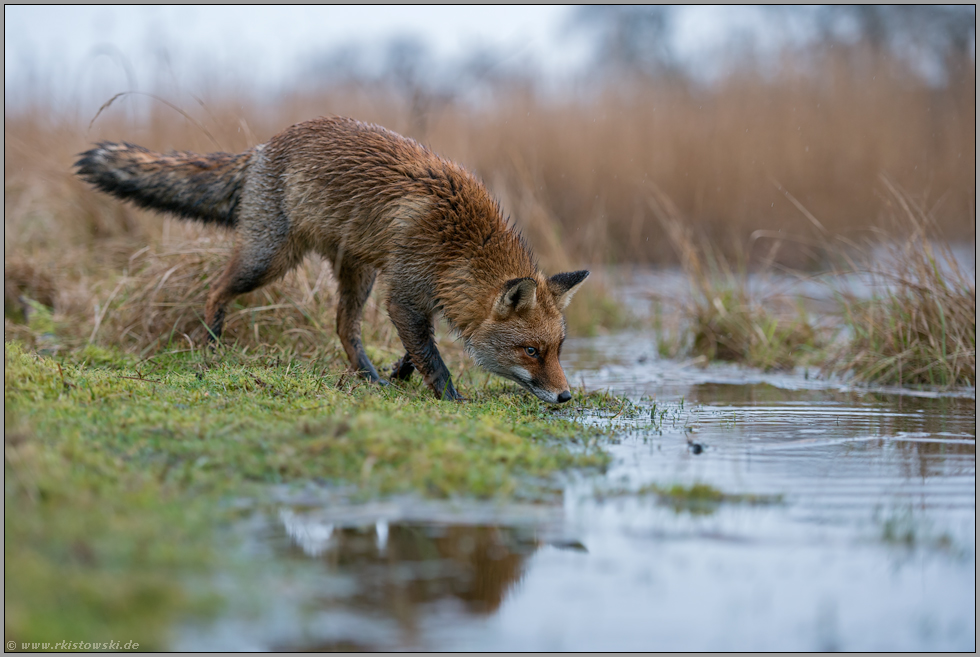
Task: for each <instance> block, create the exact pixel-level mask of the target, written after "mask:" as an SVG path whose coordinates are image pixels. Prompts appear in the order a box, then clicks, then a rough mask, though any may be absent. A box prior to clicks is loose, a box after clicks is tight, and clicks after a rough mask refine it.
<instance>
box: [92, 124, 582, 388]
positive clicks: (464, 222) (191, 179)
mask: <svg viewBox="0 0 980 657" xmlns="http://www.w3.org/2000/svg"><path fill="white" fill-rule="evenodd" d="M76 167H77V169H78V173H79V175H80V176H82V177H83V178H84V179H86V180H87V181H89V182H90V183H92V184H93V185H95V186H96V187H97V188H99V189H101V190H102V191H105V192H108V193H110V194H113V195H115V196H117V197H119V198H123V199H127V200H131V201H133V202H134V203H136V204H138V205H140V206H142V207H148V208H153V209H157V210H162V211H166V212H172V213H174V214H177V215H178V216H181V217H185V218H191V219H197V220H200V221H204V222H206V223H216V224H219V225H223V226H226V227H229V228H234V229H235V233H236V241H235V248H234V251H233V255H232V257H231V261H230V262H229V264H228V267H227V268H226V269H225V271H224V273H223V274H222V275H221V277H220V278H219V279H218V281H217V283H216V284H215V286H214V288H213V289H212V290H211V292H210V294H209V295H208V300H207V306H206V309H205V316H206V321H207V323H208V326H209V328H210V331H211V332H212V334H213V336H214V337H218V336H220V334H221V328H222V324H223V321H224V313H225V308H226V306H227V304H228V302H230V301H231V300H232V299H234V298H235V297H236V296H238V295H239V294H243V293H245V292H249V291H251V290H254V289H256V288H258V287H260V286H262V285H266V284H268V283H271V282H273V281H275V280H277V279H279V278H280V277H282V276H283V275H284V274H286V273H287V272H288V271H289V270H291V269H292V268H293V267H295V266H296V265H297V264H298V263H299V262H300V260H301V259H302V258H303V257H304V256H305V255H306V254H307V253H308V252H309V251H316V252H318V253H320V254H321V255H323V256H324V257H326V258H327V259H328V260H329V261H330V262H331V263H333V268H334V273H335V275H336V279H337V283H338V288H339V292H340V295H339V298H340V300H339V302H338V308H337V332H338V334H339V336H340V339H341V342H342V344H343V346H344V349H345V351H346V352H347V356H348V358H349V359H350V362H351V366H352V368H353V369H354V370H356V371H358V372H360V373H362V374H363V375H364V376H367V377H368V378H370V379H371V380H373V381H378V380H379V377H378V373H377V371H376V370H375V368H374V366H373V365H372V364H371V362H370V361H369V360H368V358H367V355H366V354H365V353H364V348H363V345H362V344H361V314H362V311H363V307H364V303H365V301H366V300H367V298H368V296H369V295H370V292H371V289H372V286H373V284H374V281H375V279H376V277H377V275H378V274H384V275H385V276H386V279H387V281H388V284H389V295H388V299H387V306H388V314H389V317H390V318H391V321H392V322H393V323H394V325H395V327H396V328H397V330H398V335H399V337H400V338H401V340H402V342H403V344H404V346H405V349H406V356H405V357H404V358H403V359H401V360H400V361H399V362H398V363H397V364H396V367H395V370H394V378H396V379H406V378H408V377H409V376H411V373H412V371H413V370H415V369H417V370H418V371H419V372H420V373H421V374H422V376H423V378H424V379H425V382H426V384H427V385H428V386H429V387H430V388H431V389H432V390H433V392H434V393H435V394H436V395H437V396H438V397H441V398H443V399H460V396H459V393H458V392H457V391H456V389H455V387H454V386H453V383H452V379H451V377H450V374H449V371H448V369H447V368H446V366H445V364H444V363H443V361H442V358H441V356H440V355H439V351H438V349H437V348H436V345H435V342H434V340H433V333H432V330H433V329H432V327H433V317H434V314H435V313H436V312H440V311H441V312H442V313H443V314H444V315H445V317H446V318H447V320H448V321H449V323H450V325H451V326H452V328H453V329H455V330H456V331H457V332H458V333H459V335H460V336H461V337H462V339H463V340H464V342H465V344H466V345H467V348H468V349H469V351H470V352H471V353H472V354H473V356H474V357H475V358H476V360H477V362H479V364H480V365H481V366H483V367H484V368H486V369H488V370H489V371H491V372H495V373H497V374H501V375H502V376H506V377H507V378H510V379H512V380H515V381H518V382H519V383H521V385H523V386H524V387H526V388H528V389H529V390H531V391H532V392H534V393H535V394H537V395H538V396H539V397H541V398H542V399H545V400H547V401H552V402H554V401H558V400H562V401H564V398H565V397H567V390H568V384H567V381H566V380H565V376H564V373H563V371H562V369H561V366H560V365H559V363H558V355H559V354H560V351H561V343H562V341H563V340H564V335H565V328H564V320H563V318H562V315H561V310H562V309H563V308H564V305H566V304H567V302H568V300H569V299H570V298H571V295H572V294H573V293H574V290H575V288H577V286H578V285H580V284H581V282H582V281H583V280H584V278H585V277H586V276H587V275H588V272H572V273H566V274H558V275H556V276H553V277H552V278H550V279H548V278H545V277H544V276H543V275H542V274H541V273H540V272H539V271H538V269H537V267H536V265H535V263H534V259H533V257H532V255H531V252H530V250H529V248H528V247H527V245H526V244H525V243H524V241H523V239H522V238H521V236H520V235H519V234H518V233H517V232H516V231H515V230H513V229H512V228H511V227H509V226H508V225H507V223H506V222H505V221H504V219H503V217H502V215H501V212H500V208H499V207H498V205H497V204H496V202H494V200H493V199H492V198H491V197H490V194H489V193H488V192H487V190H486V188H485V187H484V186H483V185H482V184H481V183H480V182H479V181H478V180H477V179H476V178H474V177H473V176H472V175H471V174H469V173H468V172H467V171H466V170H464V169H463V168H462V167H460V166H459V165H457V164H455V163H453V162H450V161H448V160H444V159H442V158H440V157H438V156H437V155H435V154H433V153H432V152H430V151H429V150H427V149H426V148H424V147H423V146H421V145H420V144H418V143H417V142H415V141H413V140H411V139H407V138H405V137H402V136H400V135H397V134H395V133H393V132H391V131H389V130H386V129H384V128H381V127H379V126H375V125H368V124H363V123H360V122H357V121H354V120H352V119H346V118H339V117H329V118H320V119H314V120H312V121H307V122H305V123H300V124H297V125H294V126H292V127H290V128H287V129H286V130H285V131H283V132H282V133H280V134H278V135H276V136H275V137H273V138H272V139H271V140H269V141H268V142H267V143H265V144H263V145H260V146H257V147H255V148H253V149H250V150H248V151H246V152H245V153H242V154H239V155H230V154H227V153H213V154H210V155H196V154H193V153H171V154H167V155H164V154H159V153H153V152H151V151H148V150H146V149H144V148H142V147H139V146H133V145H129V144H113V143H107V142H104V143H101V144H98V145H97V146H96V148H94V149H92V150H90V151H88V152H86V153H83V154H82V155H81V159H79V161H78V162H77V163H76ZM522 281H523V283H521V282H522ZM515 285H523V287H521V288H520V291H521V294H518V295H517V296H518V299H517V300H516V302H515V303H513V304H511V305H510V306H509V307H508V306H507V304H505V305H503V306H502V305H501V302H502V301H503V300H504V298H505V297H506V296H507V294H508V293H510V294H511V296H513V295H514V289H513V288H514V286H515ZM532 291H533V299H530V298H529V297H528V295H529V294H531V292H532ZM521 296H523V301H524V304H523V305H520V303H519V302H520V301H521V298H520V297H521ZM529 301H530V303H528V302H529ZM526 346H533V347H535V348H536V349H537V350H538V353H539V354H540V357H539V358H531V357H528V356H527V354H526V353H525V349H524V348H525V347H526ZM525 374H526V376H525ZM563 393H564V394H563Z"/></svg>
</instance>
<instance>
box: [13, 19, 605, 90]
mask: <svg viewBox="0 0 980 657" xmlns="http://www.w3.org/2000/svg"><path fill="white" fill-rule="evenodd" d="M569 11H570V10H569V9H568V8H567V7H554V6H547V7H406V6H393V7H382V8H372V7H285V8H280V7H241V6H239V7H230V6H229V7H226V6H221V7H216V6H211V7H117V6H103V7H81V6H71V7H36V6H32V7H5V9H4V18H5V20H4V75H5V79H6V86H7V87H8V88H9V87H10V85H11V84H14V85H17V84H20V83H22V82H24V81H27V80H32V81H33V82H34V83H35V84H37V83H41V84H43V85H44V86H57V87H58V89H51V91H56V92H57V93H58V94H59V95H60V94H63V93H65V92H66V91H67V90H66V89H65V87H66V86H67V87H75V88H77V87H79V86H82V87H84V86H86V85H95V86H102V83H103V82H104V81H105V78H109V80H110V84H111V82H112V78H113V77H115V78H116V79H115V82H116V83H118V84H116V85H113V86H119V88H120V89H122V88H123V87H126V85H127V84H128V82H129V81H128V80H127V79H126V75H127V74H126V72H125V66H126V65H128V66H129V67H130V68H131V70H132V75H133V76H135V78H136V80H135V81H136V83H137V84H138V85H139V86H140V87H141V88H143V89H146V88H148V87H150V86H152V81H153V79H154V78H156V77H158V76H161V75H163V76H176V77H177V78H180V79H181V80H182V81H184V80H185V78H193V77H195V74H196V73H198V72H200V71H201V70H205V69H206V70H209V71H211V72H214V73H217V74H218V75H230V76H239V77H241V78H243V79H246V80H247V81H248V82H250V83H258V84H260V85H262V84H268V83H275V82H277V81H278V82H282V81H288V80H289V79H290V78H291V77H293V76H296V75H297V74H298V73H297V72H298V71H300V70H301V69H302V66H303V65H304V64H306V63H308V62H309V61H310V60H311V59H312V58H314V57H315V56H317V55H323V54H326V53H328V52H330V51H332V50H334V49H336V48H337V47H339V46H345V45H360V46H363V47H365V48H366V50H368V51H370V50H371V49H372V47H373V46H377V49H378V50H380V49H381V48H380V47H381V46H382V45H383V44H384V43H386V42H387V41H389V40H390V39H391V38H393V37H396V36H413V37H416V38H417V39H419V40H420V41H421V42H422V43H424V44H425V45H426V47H427V48H428V49H429V50H430V51H432V52H433V54H435V55H437V56H439V57H443V58H448V59H453V58H459V57H464V56H466V55H467V54H469V53H470V52H471V51H473V50H474V49H475V48H482V49H484V50H492V51H496V52H499V53H514V54H515V55H518V56H520V57H521V58H522V59H525V60H529V61H535V62H537V63H538V65H539V66H540V67H541V68H542V69H543V70H545V71H546V72H548V73H551V74H555V75H560V74H562V73H563V72H566V71H569V70H571V69H574V68H576V67H578V66H580V65H581V64H582V63H583V61H584V60H585V59H586V57H587V56H588V48H587V44H585V43H584V41H582V40H581V39H576V38H575V35H572V34H568V32H567V30H565V29H564V27H565V25H566V19H567V16H568V14H569ZM100 55H103V56H100ZM104 55H109V56H104ZM118 55H121V56H122V57H119V56H118ZM123 61H125V64H123V63H122V62H123ZM124 83H125V84H124ZM100 92H101V89H100ZM69 93H72V92H71V91H69Z"/></svg>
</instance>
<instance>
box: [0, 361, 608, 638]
mask: <svg viewBox="0 0 980 657" xmlns="http://www.w3.org/2000/svg"><path fill="white" fill-rule="evenodd" d="M218 356H220V358H218V357H211V356H209V355H208V354H207V353H206V352H199V351H185V352H173V351H169V352H161V353H159V354H157V355H156V356H155V357H153V358H151V359H148V360H143V361H140V360H139V359H137V358H135V357H133V356H131V355H128V354H125V353H123V352H121V351H119V350H110V349H105V348H101V347H97V346H94V345H90V346H87V347H85V348H83V349H77V350H70V351H64V352H62V353H61V354H60V355H59V356H57V357H46V356H40V355H38V354H36V353H32V352H31V351H30V350H29V349H27V348H25V346H24V345H22V344H21V343H17V342H7V343H5V347H4V360H5V369H4V405H5V412H4V423H5V441H4V455H5V461H4V467H5V477H4V479H5V495H4V506H5V521H4V529H5V544H4V553H5V575H6V587H5V601H6V613H5V638H6V639H8V640H14V641H18V642H20V641H32V640H49V639H50V637H64V636H78V635H79V634H80V633H82V632H84V633H85V634H86V635H91V634H92V633H93V632H96V631H98V632H99V633H100V634H101V635H104V636H113V637H119V636H125V637H127V638H132V639H133V640H136V641H138V642H139V643H140V645H141V647H142V648H146V649H153V648H163V647H165V646H166V645H167V631H168V629H169V628H170V627H172V625H173V622H174V620H175V619H177V618H180V617H183V616H185V615H187V614H195V615H198V616H200V614H201V613H202V612H203V611H206V610H208V609H213V608H215V604H216V602H215V600H214V599H213V598H212V597H209V595H208V593H207V587H206V586H203V587H202V586H197V585H195V581H196V580H197V579H198V578H199V577H202V576H205V575H206V574H207V573H211V572H213V571H214V569H215V568H216V567H217V563H218V561H219V557H218V555H217V554H216V553H215V540H216V539H215V536H216V532H218V531H219V530H220V528H221V527H222V526H225V525H227V523H228V521H229V520H230V516H229V514H230V513H232V512H231V511H230V509H229V507H228V505H227V504H226V501H227V500H229V499H236V498H241V497H242V496H246V497H247V496H253V497H256V498H261V496H262V491H263V490H264V486H265V485H267V484H271V483H287V484H288V483H291V482H294V483H308V482H320V483H321V485H325V486H331V487H339V489H338V490H339V491H341V492H342V491H347V492H348V494H349V495H353V496H355V497H359V496H367V495H379V494H389V493H398V492H415V493H421V494H423V495H427V496H435V497H452V496H460V495H462V496H475V497H481V498H508V497H512V496H514V495H521V496H524V497H526V496H528V495H531V496H532V497H535V498H538V499H541V498H550V497H551V496H552V495H553V492H552V491H553V489H552V485H553V484H549V483H548V482H549V481H553V480H552V479H551V475H553V474H554V473H556V472H558V471H562V470H566V469H569V468H583V467H585V468H599V469H602V468H604V466H605V464H606V463H607V460H608V456H607V455H605V454H604V453H603V452H602V451H601V450H600V449H599V448H598V446H597V444H596V439H597V437H598V436H599V435H601V433H602V430H601V429H598V428H596V429H590V428H585V427H583V426H582V425H580V424H578V423H575V422H573V421H571V420H568V419H562V418H559V417H554V416H553V413H552V411H551V410H550V409H549V408H547V407H545V406H542V405H541V404H540V403H539V402H538V401H537V400H534V399H531V398H530V397H528V396H526V395H525V394H523V393H522V392H519V391H517V390H516V389H513V388H509V387H505V386H501V385H493V384H490V383H489V382H488V381H484V382H483V383H484V385H483V386H481V387H479V388H475V387H474V388H471V389H469V390H468V391H467V392H468V394H469V396H470V398H471V399H472V401H471V402H470V403H467V404H449V403H443V402H438V401H435V400H433V399H431V396H430V395H429V394H428V393H427V391H426V390H424V389H423V388H422V387H421V385H420V384H417V383H416V384H415V385H411V384H409V385H405V386H401V387H399V386H391V387H387V388H379V387H375V386H367V385H362V384H361V383H360V381H358V380H352V379H350V378H348V377H344V376H342V375H340V376H338V375H334V374H331V373H330V372H329V371H328V372H326V373H325V372H324V371H323V370H324V369H325V368H323V367H322V366H318V365H317V364H315V363H310V362H309V361H304V360H301V359H296V358H293V359H284V358H283V357H282V355H281V354H278V353H260V354H254V355H249V354H245V353H244V350H243V349H231V348H225V349H224V350H223V352H219V354H218ZM327 369H328V368H327ZM591 403H595V402H594V400H593V401H592V402H591ZM542 482H543V483H542Z"/></svg>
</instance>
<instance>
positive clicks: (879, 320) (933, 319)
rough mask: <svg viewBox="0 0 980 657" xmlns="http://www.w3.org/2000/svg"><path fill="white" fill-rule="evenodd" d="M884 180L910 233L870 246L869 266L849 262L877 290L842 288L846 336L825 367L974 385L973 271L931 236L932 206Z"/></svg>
mask: <svg viewBox="0 0 980 657" xmlns="http://www.w3.org/2000/svg"><path fill="white" fill-rule="evenodd" d="M883 184H884V185H885V186H886V187H887V188H888V190H889V192H890V199H891V200H892V202H893V204H894V211H895V217H896V221H901V222H902V223H904V224H905V225H904V227H903V228H904V230H902V231H901V232H905V233H908V234H909V237H908V238H907V239H905V240H903V241H901V242H894V241H892V242H889V241H887V240H885V239H879V240H877V241H876V242H875V243H874V244H873V245H869V248H868V251H869V255H868V256H867V258H866V259H867V260H868V261H869V262H870V263H871V264H870V266H859V265H857V264H856V263H854V262H853V261H852V262H851V272H857V273H861V274H865V275H866V276H869V277H870V280H869V284H870V286H871V288H872V290H873V294H872V296H871V297H870V298H861V297H858V296H857V295H855V294H853V293H849V292H847V291H843V290H838V298H839V300H840V305H841V312H842V315H843V319H844V324H845V325H846V327H847V328H848V330H849V336H848V339H847V340H846V341H844V342H843V343H842V344H841V345H840V346H839V347H838V348H837V349H836V350H835V352H834V353H833V354H832V356H831V358H830V359H829V361H828V363H827V365H826V367H827V369H829V370H831V371H835V372H838V373H850V374H851V375H852V376H854V377H856V378H858V379H860V380H863V381H869V382H873V383H878V384H889V385H899V386H903V385H904V386H907V385H929V386H933V387H942V388H948V387H952V386H958V385H970V386H976V379H977V374H976V371H977V364H976V361H977V344H976V333H977V322H976V312H977V292H976V273H975V271H974V272H973V273H972V275H971V274H970V273H968V272H967V271H966V270H965V269H964V268H963V266H962V265H961V264H960V263H959V262H958V261H957V259H956V257H955V256H954V254H953V253H952V251H951V250H950V248H949V245H948V244H947V243H946V242H944V241H933V240H930V239H929V236H930V234H935V232H936V229H935V226H934V219H933V218H932V217H931V216H930V215H929V213H928V212H927V211H925V210H924V209H923V208H922V207H921V206H920V205H918V204H917V203H916V202H915V201H914V200H913V199H912V198H910V197H909V195H908V194H907V193H905V192H904V191H902V190H901V189H900V188H899V187H897V186H896V185H895V184H894V183H893V182H891V181H889V180H888V179H884V180H883ZM896 232H898V231H896V230H891V231H889V233H890V234H894V233H896ZM882 245H884V252H883V253H882ZM875 247H876V248H875ZM872 249H873V250H874V251H873V254H871V253H870V252H871V251H872Z"/></svg>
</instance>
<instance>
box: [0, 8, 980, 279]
mask: <svg viewBox="0 0 980 657" xmlns="http://www.w3.org/2000/svg"><path fill="white" fill-rule="evenodd" d="M4 15H5V24H4V55H5V57H4V59H5V64H4V66H5V68H4V92H5V93H4V97H5V100H4V136H5V146H4V155H5V158H4V162H5V165H4V186H5V200H4V209H5V220H4V224H5V237H6V240H5V244H6V246H5V256H6V255H8V254H10V252H11V250H12V249H16V250H18V252H20V253H31V252H33V253H35V254H39V253H40V252H41V251H43V250H45V249H50V248H51V247H52V246H55V242H56V243H57V244H60V245H62V246H64V247H65V248H70V247H75V246H77V247H80V248H84V249H88V250H89V251H91V249H92V244H93V240H94V241H96V242H102V243H106V244H108V243H113V242H118V241H119V240H122V241H123V242H125V243H127V244H134V243H146V241H147V239H150V238H153V237H154V236H160V234H161V232H160V231H162V230H164V228H163V227H162V226H163V223H162V222H160V220H159V219H158V218H154V217H152V216H150V215H145V213H143V212H142V211H139V210H136V209H134V208H131V207H128V206H122V205H120V204H118V203H115V202H114V201H109V200H107V199H105V198H101V197H99V196H97V195H95V194H94V193H93V192H91V191H90V190H88V189H87V188H86V187H85V186H84V185H82V184H80V183H79V182H78V181H76V180H75V179H74V178H73V176H72V175H71V164H72V162H73V161H74V156H75V154H76V153H78V152H79V151H81V150H83V149H84V148H85V147H86V145H87V144H89V143H91V142H94V141H97V140H100V139H112V140H125V141H129V142H134V143H139V144H142V145H145V146H147V147H150V148H154V149H161V150H169V149H178V150H197V151H213V150H225V151H241V150H243V149H245V148H247V147H249V146H251V145H253V144H256V143H261V142H263V141H265V140H267V139H268V138H269V137H270V136H272V135H273V134H275V133H277V132H279V131H280V130H282V129H283V128H285V127H286V126H288V125H290V124H293V123H295V122H298V121H302V120H305V119H309V118H312V117H315V116H318V115H324V114H341V115H348V116H352V117H355V118H357V119H360V120H364V121H370V122H376V123H379V124H382V125H384V126H386V127H388V128H391V129H393V130H395V131H397V132H400V133H402V134H404V135H407V136H410V137H413V138H415V139H417V140H419V141H421V142H423V143H425V144H426V145H428V146H430V147H431V148H432V149H434V150H435V151H436V152H438V153H440V154H442V155H444V156H446V157H448V158H451V159H454V160H456V161H458V162H460V163H462V164H463V165H465V166H467V167H468V168H470V169H471V170H473V171H474V172H475V173H477V174H478V175H479V176H480V177H481V178H482V179H483V180H484V181H485V182H486V183H487V185H488V186H489V188H490V190H491V192H492V193H493V194H494V195H495V196H496V197H497V198H498V199H499V200H500V201H501V203H502V205H503V207H504V209H505V212H506V213H507V214H509V215H511V216H512V217H513V219H514V220H515V221H516V222H517V223H518V224H519V225H520V226H521V227H522V228H523V229H524V231H525V232H526V233H527V235H528V237H529V239H530V240H531V242H532V245H533V246H534V247H535V249H536V250H537V252H538V254H539V256H541V258H542V261H543V263H544V264H545V265H546V266H547V267H560V266H567V265H571V264H593V265H601V264H606V265H613V264H622V263H640V264H646V265H649V264H653V265H669V264H671V263H674V262H676V258H677V255H676V254H675V252H674V250H673V249H672V247H671V245H670V243H669V241H668V240H667V239H665V238H664V235H663V230H662V227H661V225H660V223H659V222H658V221H657V218H656V212H655V210H654V209H653V208H652V204H651V202H650V199H651V198H652V197H651V195H652V194H659V195H662V197H663V198H668V199H670V201H671V202H672V203H673V205H675V206H676V211H677V213H678V215H680V216H681V217H683V218H684V221H685V222H686V223H687V224H688V225H689V226H691V227H693V228H694V229H695V230H696V231H697V232H698V233H699V234H701V235H702V236H703V237H704V238H705V239H706V240H707V241H710V242H712V243H715V244H716V245H718V247H719V248H720V249H721V250H722V251H728V252H730V253H729V254H728V255H737V256H738V257H740V258H745V261H747V262H752V261H753V260H754V259H758V258H761V257H763V256H764V257H766V258H768V259H769V260H770V261H771V260H775V261H777V262H780V263H783V264H787V265H790V266H793V267H799V268H812V267H816V266H819V265H820V260H821V258H822V257H823V256H822V255H821V251H820V250H819V249H816V250H815V249H813V248H806V247H805V245H806V244H810V246H812V242H813V241H812V240H811V239H809V237H812V236H813V231H814V230H817V228H816V226H817V225H818V224H819V226H820V227H821V228H822V230H824V231H825V234H833V235H845V236H848V238H850V239H855V240H857V239H860V238H861V237H862V235H866V234H869V233H868V231H869V230H871V229H872V228H874V227H876V226H880V225H881V218H882V216H883V213H886V212H887V211H888V205H889V203H891V201H889V200H888V196H887V195H885V194H883V193H882V189H883V188H882V178H883V177H885V178H887V180H888V181H890V184H893V185H895V186H896V187H898V188H901V189H902V190H904V192H905V193H906V194H907V195H908V196H909V197H910V198H912V199H915V201H916V203H918V204H919V205H920V206H921V207H922V208H924V209H925V210H926V211H928V212H929V213H931V214H932V216H933V217H934V218H935V220H936V224H935V227H936V230H938V231H940V232H941V233H942V236H943V237H945V238H946V239H948V240H953V241H969V242H972V241H973V240H974V236H975V199H976V187H975V178H976V161H975V158H976V148H975V144H976V141H975V135H976V115H975V110H976V104H975V97H976V33H975V8H974V7H973V6H972V5H971V6H946V7H938V6H833V7H733V6H725V7H709V6H696V7H669V6H657V7H613V6H605V7H530V8H520V7H493V8H486V7H466V8H441V7H438V8H437V7H424V8H415V7H384V8H362V7H294V8H276V7H236V8H232V7H54V8H52V7H6V8H5V10H4ZM124 92H135V93H126V94H125V95H122V96H119V97H116V94H121V93H124ZM113 98H115V100H112V99H113ZM110 100H112V102H111V103H109V101H110ZM107 103H109V104H108V106H106V104H107ZM100 108H102V109H101V112H100ZM93 119H94V120H93ZM167 225H169V222H168V223H167ZM181 230H184V229H181ZM773 235H775V236H781V237H785V238H786V239H785V241H782V242H780V244H779V248H778V249H775V250H774V249H773V241H772V236H773ZM808 236H809V237H808ZM103 252H104V253H112V252H113V249H112V248H108V249H104V250H103ZM736 252H737V253H736ZM57 255H58V257H59V258H63V257H64V251H63V250H62V249H61V248H60V247H59V249H58V251H57Z"/></svg>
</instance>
